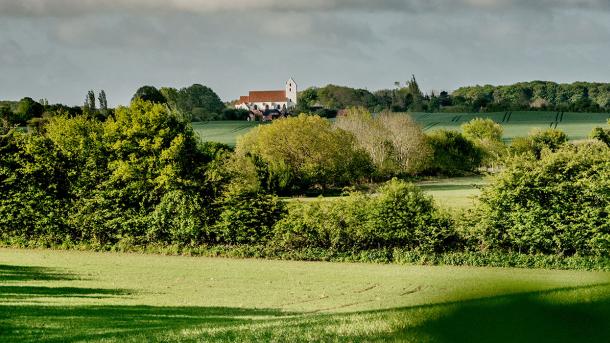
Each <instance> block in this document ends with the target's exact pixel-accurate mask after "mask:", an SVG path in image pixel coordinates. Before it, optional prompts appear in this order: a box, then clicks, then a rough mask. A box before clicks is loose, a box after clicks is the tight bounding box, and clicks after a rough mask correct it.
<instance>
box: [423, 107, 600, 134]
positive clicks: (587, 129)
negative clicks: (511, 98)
mask: <svg viewBox="0 0 610 343" xmlns="http://www.w3.org/2000/svg"><path fill="white" fill-rule="evenodd" d="M412 116H413V118H414V119H415V120H416V121H417V122H418V123H420V125H422V127H423V128H424V130H425V131H434V130H437V129H459V127H460V125H462V124H464V123H466V122H468V121H470V120H472V119H474V118H491V119H493V120H494V121H495V122H497V123H500V124H502V126H503V127H504V139H505V140H507V141H510V140H512V139H513V138H515V137H522V136H527V134H528V133H529V132H531V131H532V130H534V129H542V130H544V129H548V128H556V129H560V130H563V131H564V132H565V133H566V134H567V135H568V137H569V138H570V139H571V140H579V139H585V138H587V137H588V136H589V134H590V133H591V130H592V129H593V128H594V127H597V126H605V125H607V124H606V122H607V120H608V118H609V117H610V114H608V113H571V112H536V111H529V112H528V111H523V112H496V113H413V114H412Z"/></svg>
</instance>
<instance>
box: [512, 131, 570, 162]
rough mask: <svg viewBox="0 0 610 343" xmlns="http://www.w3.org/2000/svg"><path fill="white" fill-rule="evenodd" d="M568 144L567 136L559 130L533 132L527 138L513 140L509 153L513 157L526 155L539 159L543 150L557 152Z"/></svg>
mask: <svg viewBox="0 0 610 343" xmlns="http://www.w3.org/2000/svg"><path fill="white" fill-rule="evenodd" d="M567 142H568V136H567V135H566V134H565V133H564V132H563V131H561V130H556V129H548V130H544V131H541V130H535V131H532V132H531V133H530V134H529V136H528V137H519V138H516V139H514V140H513V142H512V144H511V146H510V151H511V153H512V154H514V155H523V154H525V155H528V156H531V157H534V158H537V159H538V158H540V156H541V155H542V152H543V151H544V150H549V151H553V152H554V151H557V150H558V149H560V148H561V147H563V146H564V145H565V144H566V143H567Z"/></svg>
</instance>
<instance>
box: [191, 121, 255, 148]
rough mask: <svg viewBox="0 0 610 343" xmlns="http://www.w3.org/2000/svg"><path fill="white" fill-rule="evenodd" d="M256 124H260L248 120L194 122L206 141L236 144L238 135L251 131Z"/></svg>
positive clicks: (195, 128) (194, 125)
mask: <svg viewBox="0 0 610 343" xmlns="http://www.w3.org/2000/svg"><path fill="white" fill-rule="evenodd" d="M256 125H259V124H258V123H257V122H249V121H246V120H243V121H237V120H226V121H207V122H194V123H193V129H194V130H195V132H196V133H197V134H198V135H199V136H200V137H201V138H202V139H203V140H204V141H213V142H219V143H223V144H228V145H230V146H234V145H235V143H236V142H237V137H239V136H241V135H243V134H245V133H246V132H248V131H250V130H251V129H252V128H253V127H255V126H256Z"/></svg>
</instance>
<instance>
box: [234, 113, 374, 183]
mask: <svg viewBox="0 0 610 343" xmlns="http://www.w3.org/2000/svg"><path fill="white" fill-rule="evenodd" d="M235 151H236V157H237V158H238V159H241V160H242V163H243V164H251V165H252V167H249V168H243V170H244V172H246V171H250V172H252V171H254V172H255V173H256V175H255V176H254V178H256V179H258V180H259V181H258V182H259V183H260V185H261V187H262V188H263V189H266V190H270V191H277V192H283V193H290V192H292V191H302V190H306V189H310V188H315V187H319V188H328V187H333V186H341V185H346V184H349V183H352V182H356V181H357V180H358V179H360V178H362V177H363V176H364V175H366V174H367V173H368V172H369V171H370V161H369V160H368V158H367V156H366V154H365V153H364V152H363V151H361V150H359V149H357V148H355V144H354V137H353V136H352V135H351V134H350V133H348V132H346V131H344V130H341V129H337V128H334V127H332V125H331V124H330V122H329V121H327V120H325V119H322V118H320V117H318V116H307V115H300V116H298V117H293V118H285V119H280V120H275V121H274V122H273V123H272V124H270V125H260V126H258V127H256V128H255V129H253V130H252V131H250V132H249V133H247V134H246V135H244V136H243V137H242V138H241V139H239V141H238V142H237V147H236V149H235ZM243 177H244V178H248V177H250V176H248V175H244V176H243Z"/></svg>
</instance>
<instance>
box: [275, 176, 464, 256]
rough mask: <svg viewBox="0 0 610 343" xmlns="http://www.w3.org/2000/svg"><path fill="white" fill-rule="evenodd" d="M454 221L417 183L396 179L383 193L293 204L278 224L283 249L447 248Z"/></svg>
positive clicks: (279, 245) (277, 242) (278, 243)
mask: <svg viewBox="0 0 610 343" xmlns="http://www.w3.org/2000/svg"><path fill="white" fill-rule="evenodd" d="M454 238H455V235H454V232H453V231H452V229H451V225H450V222H449V220H448V219H447V218H446V217H445V216H443V215H442V214H441V213H440V212H439V211H438V209H437V208H436V207H435V206H434V204H433V202H432V199H431V198H430V197H428V196H426V195H424V194H423V192H422V191H421V190H420V189H419V188H417V187H416V186H414V185H412V184H408V183H405V182H403V181H397V180H392V181H390V182H388V183H387V184H386V185H384V186H383V187H382V188H381V189H380V193H379V195H377V196H366V195H363V194H360V193H355V194H352V195H350V196H347V197H345V198H341V199H337V200H334V201H324V200H323V199H320V200H317V201H314V202H306V203H301V202H299V203H296V204H293V205H292V206H291V207H290V208H289V211H288V214H287V215H286V216H285V217H284V218H283V219H282V220H280V221H279V222H278V223H277V224H276V226H275V237H274V241H273V244H274V245H275V246H276V247H277V248H278V249H284V250H293V249H297V250H300V249H312V248H322V249H330V250H332V251H340V252H345V251H353V250H366V249H379V248H392V247H401V248H407V249H416V250H423V251H443V250H445V249H448V248H449V247H450V246H451V245H452V243H453V242H454Z"/></svg>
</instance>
